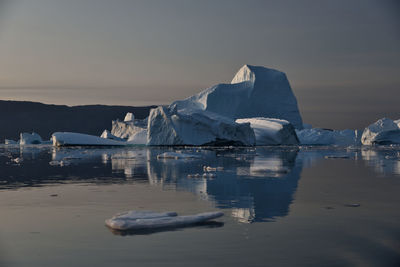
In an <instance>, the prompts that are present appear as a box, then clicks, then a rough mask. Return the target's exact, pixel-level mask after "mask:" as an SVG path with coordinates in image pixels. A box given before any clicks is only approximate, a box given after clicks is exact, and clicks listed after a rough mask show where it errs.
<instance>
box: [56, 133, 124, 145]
mask: <svg viewBox="0 0 400 267" xmlns="http://www.w3.org/2000/svg"><path fill="white" fill-rule="evenodd" d="M52 139H53V145H54V146H124V145H126V142H123V141H118V140H113V139H107V138H102V137H99V136H94V135H89V134H81V133H70V132H56V133H53V135H52Z"/></svg>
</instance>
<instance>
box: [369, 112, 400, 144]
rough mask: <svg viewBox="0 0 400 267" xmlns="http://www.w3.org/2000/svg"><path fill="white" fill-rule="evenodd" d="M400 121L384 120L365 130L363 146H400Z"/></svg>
mask: <svg viewBox="0 0 400 267" xmlns="http://www.w3.org/2000/svg"><path fill="white" fill-rule="evenodd" d="M399 124H400V120H397V121H393V120H391V119H388V118H382V119H379V120H378V121H376V122H375V123H373V124H371V125H369V126H368V127H367V128H365V129H364V132H363V134H362V136H361V142H362V144H363V145H387V144H400V127H399Z"/></svg>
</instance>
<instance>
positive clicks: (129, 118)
mask: <svg viewBox="0 0 400 267" xmlns="http://www.w3.org/2000/svg"><path fill="white" fill-rule="evenodd" d="M134 120H135V115H133V113H131V112H128V113H126V115H125V119H124V121H125V122H127V121H134Z"/></svg>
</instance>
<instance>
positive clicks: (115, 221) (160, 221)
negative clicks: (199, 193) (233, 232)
mask: <svg viewBox="0 0 400 267" xmlns="http://www.w3.org/2000/svg"><path fill="white" fill-rule="evenodd" d="M177 215H178V214H177V213H176V212H163V213H157V212H152V211H129V212H126V213H120V214H117V215H115V216H113V217H112V218H111V219H107V220H106V221H105V223H106V225H107V226H108V227H110V228H111V229H115V230H121V231H124V230H142V229H155V228H167V227H184V226H187V225H191V224H196V223H202V222H206V221H209V220H212V219H216V218H219V217H221V216H223V215H224V214H223V213H222V212H205V213H199V214H196V215H187V216H177Z"/></svg>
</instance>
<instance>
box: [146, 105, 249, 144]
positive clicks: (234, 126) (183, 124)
mask: <svg viewBox="0 0 400 267" xmlns="http://www.w3.org/2000/svg"><path fill="white" fill-rule="evenodd" d="M147 131H148V132H147V145H245V146H252V145H254V144H255V136H254V132H253V130H252V129H251V127H250V123H241V124H240V123H236V122H235V121H234V120H232V119H229V118H227V117H223V116H220V115H218V114H215V113H212V112H207V111H195V110H190V111H181V112H178V111H177V109H176V108H174V109H172V110H171V108H167V107H162V106H160V107H158V108H155V109H152V110H151V111H150V115H149V119H148V126H147Z"/></svg>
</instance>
